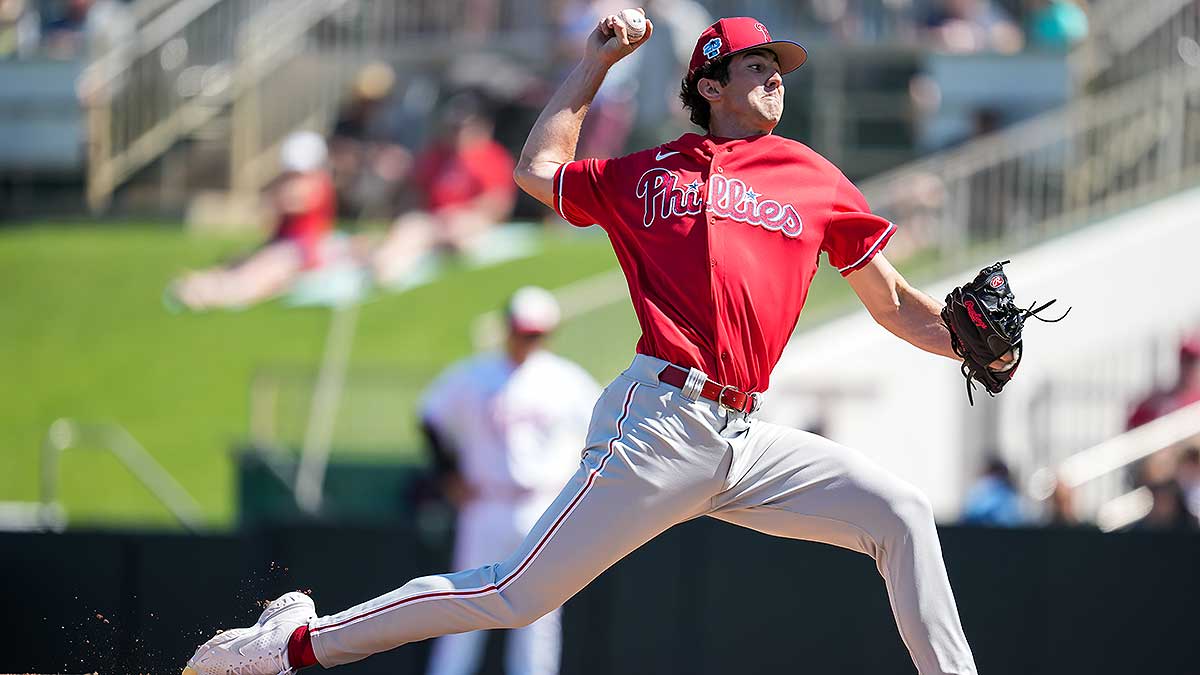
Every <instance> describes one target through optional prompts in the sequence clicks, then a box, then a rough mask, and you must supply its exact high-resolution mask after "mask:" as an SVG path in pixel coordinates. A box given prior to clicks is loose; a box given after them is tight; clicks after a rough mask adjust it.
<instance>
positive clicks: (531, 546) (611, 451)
mask: <svg viewBox="0 0 1200 675" xmlns="http://www.w3.org/2000/svg"><path fill="white" fill-rule="evenodd" d="M661 393H662V392H661V391H655V390H654V388H653V387H652V386H650V385H647V384H643V383H639V382H635V381H634V380H632V379H628V378H621V379H619V380H618V381H617V382H616V383H614V384H613V385H612V386H610V387H609V389H607V390H606V391H605V393H604V395H603V396H602V397H601V400H600V402H599V403H598V404H597V408H596V409H597V413H596V416H595V417H594V418H593V422H592V429H591V430H590V431H589V436H588V450H587V452H586V453H585V455H584V459H583V463H582V465H581V467H580V469H579V471H577V472H576V474H575V476H574V478H572V479H571V481H570V482H569V483H568V484H567V486H566V487H565V488H564V489H563V491H562V493H561V494H560V495H559V496H558V498H557V499H556V500H555V501H554V503H553V504H552V505H551V506H550V508H549V509H548V510H547V511H546V513H545V514H544V515H543V516H542V517H541V519H540V520H539V521H538V524H537V525H536V526H535V527H534V528H533V530H532V531H531V532H530V534H529V536H528V537H526V538H525V541H524V542H523V543H522V544H521V547H520V548H519V549H518V551H517V552H516V553H515V554H513V555H512V556H510V557H509V558H508V559H506V560H504V561H503V562H500V563H496V564H492V565H485V566H483V567H479V568H476V569H472V570H467V571H464V572H458V573H455V574H449V575H444V576H428V577H422V578H419V579H414V580H413V581H410V582H409V583H407V584H405V585H404V586H402V587H400V588H398V589H397V590H395V591H392V592H391V593H388V594H386V595H384V596H381V597H379V598H376V599H374V600H371V601H369V602H366V603H364V604H362V605H359V606H357V607H353V608H351V609H349V610H346V611H344V612H342V613H340V614H335V615H333V616H327V617H322V618H320V619H318V620H316V621H315V622H313V623H312V625H311V627H310V630H309V634H310V636H311V638H312V645H313V649H314V652H315V654H316V657H317V660H318V661H319V662H320V663H321V665H323V666H335V665H340V664H344V663H351V662H354V661H358V660H360V659H363V658H365V657H367V656H369V655H371V654H375V653H378V652H383V651H387V650H389V649H392V648H394V647H398V646H400V645H402V644H405V643H408V642H414V641H416V640H424V639H426V638H430V637H434V636H438V635H447V634H450V633H461V632H465V631H470V630H480V629H490V628H515V627H520V626H526V625H528V624H530V623H532V622H533V621H535V620H536V619H538V618H539V617H541V616H543V615H544V614H546V613H547V612H549V611H550V610H552V609H554V608H556V607H558V606H559V605H561V604H562V603H563V602H565V601H566V600H567V599H568V598H570V597H571V596H572V595H574V594H575V593H576V592H578V591H579V590H580V589H581V588H583V587H584V586H585V585H587V583H588V582H590V581H591V580H592V579H594V578H596V576H598V575H599V574H600V573H601V572H602V571H604V570H605V569H607V568H608V567H609V566H611V565H612V564H613V563H615V562H616V561H617V560H620V559H621V558H622V557H624V556H625V555H626V554H628V553H629V552H630V551H632V550H634V549H635V548H637V547H638V546H641V545H642V544H643V543H645V542H646V541H648V540H649V539H651V538H652V537H654V536H655V535H657V534H658V533H660V532H662V531H663V530H665V529H667V528H668V527H670V526H672V525H674V524H675V523H678V522H681V521H683V520H686V519H688V518H691V517H694V516H695V515H698V514H701V513H704V512H705V511H707V510H708V506H709V503H710V499H711V496H712V495H713V494H714V493H715V492H717V490H719V489H720V485H721V481H722V479H723V478H724V476H725V473H724V470H723V468H722V467H721V466H719V465H720V464H721V463H722V462H726V465H725V466H727V460H728V452H725V450H727V446H725V444H724V442H723V441H722V440H721V439H719V438H715V440H713V441H712V442H713V444H714V446H713V447H704V443H703V441H701V442H700V443H699V444H698V445H700V447H699V448H696V447H691V446H685V445H684V444H683V437H684V436H685V435H688V434H689V432H690V431H691V429H687V428H684V427H683V425H678V424H672V422H671V420H670V419H662V418H663V415H662V414H661V413H662V412H665V411H664V406H665V405H667V404H666V403H664V399H663V397H662V396H660V394H661ZM607 411H615V412H607ZM656 418H657V419H656ZM668 469H669V470H668Z"/></svg>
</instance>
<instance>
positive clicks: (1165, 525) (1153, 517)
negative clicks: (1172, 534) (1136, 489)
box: [1129, 480, 1200, 532]
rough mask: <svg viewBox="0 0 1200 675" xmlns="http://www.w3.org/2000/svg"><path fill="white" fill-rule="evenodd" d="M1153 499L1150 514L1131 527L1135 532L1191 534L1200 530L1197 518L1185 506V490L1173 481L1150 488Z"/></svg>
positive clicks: (1162, 482) (1153, 485) (1155, 484)
mask: <svg viewBox="0 0 1200 675" xmlns="http://www.w3.org/2000/svg"><path fill="white" fill-rule="evenodd" d="M1148 487H1149V489H1150V495H1151V498H1152V500H1153V501H1152V502H1151V506H1150V513H1148V514H1146V516H1145V517H1144V518H1142V519H1141V520H1139V521H1137V522H1135V523H1134V524H1133V525H1131V526H1130V527H1129V529H1131V530H1135V531H1178V532H1190V531H1194V530H1197V529H1200V523H1197V521H1196V516H1194V515H1192V514H1191V513H1190V512H1188V510H1187V507H1186V506H1185V505H1184V495H1183V489H1182V488H1180V487H1179V484H1178V483H1177V482H1175V481H1173V480H1167V481H1161V482H1158V483H1152V484H1151V485H1149V486H1148Z"/></svg>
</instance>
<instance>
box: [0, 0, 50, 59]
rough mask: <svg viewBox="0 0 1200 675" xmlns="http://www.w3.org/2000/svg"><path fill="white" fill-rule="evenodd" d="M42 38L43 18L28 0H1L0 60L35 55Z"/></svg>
mask: <svg viewBox="0 0 1200 675" xmlns="http://www.w3.org/2000/svg"><path fill="white" fill-rule="evenodd" d="M40 39H41V18H40V17H39V16H38V13H37V10H36V9H35V8H34V7H32V6H31V5H30V4H29V1H28V0H0V60H4V59H22V58H29V57H30V56H33V54H34V52H36V51H37V47H38V41H39V40H40Z"/></svg>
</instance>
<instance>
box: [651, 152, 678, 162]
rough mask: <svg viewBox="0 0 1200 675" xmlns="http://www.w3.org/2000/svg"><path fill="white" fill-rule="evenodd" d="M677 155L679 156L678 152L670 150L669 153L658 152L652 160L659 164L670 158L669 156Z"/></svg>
mask: <svg viewBox="0 0 1200 675" xmlns="http://www.w3.org/2000/svg"><path fill="white" fill-rule="evenodd" d="M678 154H679V151H678V150H672V151H671V152H659V153H658V154H656V155H655V156H654V159H655V160H657V161H660V162H661V161H662V160H664V159H666V158H668V157H670V156H671V155H678Z"/></svg>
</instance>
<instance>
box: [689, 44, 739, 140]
mask: <svg viewBox="0 0 1200 675" xmlns="http://www.w3.org/2000/svg"><path fill="white" fill-rule="evenodd" d="M731 61H732V58H731V57H730V56H724V57H722V58H719V59H717V60H715V61H709V62H708V63H706V64H704V65H703V66H701V67H700V68H697V69H696V72H694V73H692V74H691V75H690V76H688V77H685V78H683V81H682V82H681V83H680V87H679V100H680V101H683V108H684V110H687V111H688V117H689V118H691V120H692V124H695V125H696V126H698V127H700V128H702V129H704V130H705V131H708V124H709V121H710V118H711V115H712V110H711V109H710V108H709V106H708V99H706V98H704V97H703V96H701V95H700V89H699V83H700V80H701V79H703V78H708V79H710V80H716V81H717V82H720V83H721V84H728V83H729V64H730V62H731Z"/></svg>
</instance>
